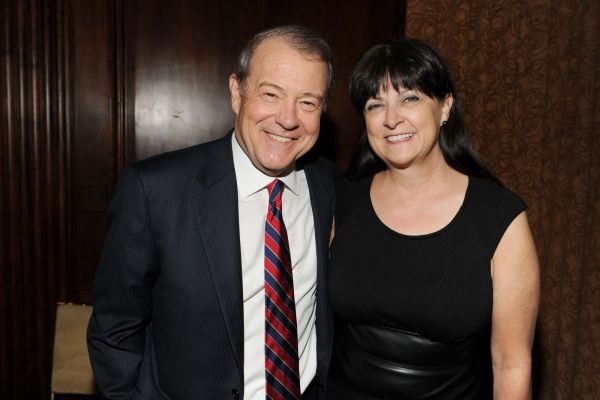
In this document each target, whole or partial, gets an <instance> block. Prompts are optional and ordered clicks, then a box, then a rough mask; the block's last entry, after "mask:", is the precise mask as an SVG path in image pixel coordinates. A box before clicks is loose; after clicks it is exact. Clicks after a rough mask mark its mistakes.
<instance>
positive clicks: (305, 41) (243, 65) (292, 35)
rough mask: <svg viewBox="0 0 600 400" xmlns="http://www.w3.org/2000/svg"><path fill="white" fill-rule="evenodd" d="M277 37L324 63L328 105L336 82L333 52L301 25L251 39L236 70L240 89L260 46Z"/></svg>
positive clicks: (289, 26) (319, 36)
mask: <svg viewBox="0 0 600 400" xmlns="http://www.w3.org/2000/svg"><path fill="white" fill-rule="evenodd" d="M276 37H280V38H283V39H284V40H285V41H286V43H287V44H288V45H289V46H291V47H292V48H293V49H295V50H297V51H298V52H300V53H301V54H304V55H310V56H316V58H317V59H318V60H320V61H323V62H324V63H325V64H326V65H327V75H328V76H327V88H326V90H325V98H324V99H323V100H324V102H325V104H326V103H327V98H328V97H329V95H330V94H331V90H332V88H333V81H334V76H333V61H334V56H333V51H332V50H331V47H329V44H327V42H326V41H325V39H323V38H322V37H321V35H319V34H318V33H317V32H316V31H314V30H313V29H310V28H307V27H305V26H301V25H282V26H278V27H275V28H271V29H267V30H265V31H262V32H259V33H257V34H256V35H255V36H254V37H253V38H252V39H250V41H249V42H248V43H247V44H246V46H244V48H243V49H242V51H241V53H240V55H239V57H238V60H237V66H236V69H235V75H236V77H237V80H238V83H239V85H240V87H243V86H244V82H245V80H246V78H247V76H248V74H249V73H250V62H251V61H252V56H253V55H254V51H255V50H256V48H257V47H258V45H260V44H261V43H262V42H264V41H265V40H267V39H271V38H276Z"/></svg>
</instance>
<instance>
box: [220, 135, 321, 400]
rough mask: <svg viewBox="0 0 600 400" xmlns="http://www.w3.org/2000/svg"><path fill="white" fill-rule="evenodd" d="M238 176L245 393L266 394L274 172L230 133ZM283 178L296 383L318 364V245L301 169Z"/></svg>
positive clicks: (256, 398) (259, 398)
mask: <svg viewBox="0 0 600 400" xmlns="http://www.w3.org/2000/svg"><path fill="white" fill-rule="evenodd" d="M232 149H233V164H234V167H235V174H236V180H237V191H238V211H239V224H240V226H239V228H240V249H241V260H242V285H243V299H244V392H245V394H244V399H249V400H264V399H265V349H264V347H265V290H264V282H265V278H264V239H265V238H264V236H265V235H264V231H265V219H266V217H267V207H268V202H269V192H268V190H267V185H268V184H269V183H271V182H272V181H273V179H275V178H273V177H271V176H267V175H265V174H263V173H262V172H261V171H260V170H258V169H257V168H256V167H254V165H253V164H252V162H251V161H250V159H249V158H248V156H247V155H246V153H244V151H243V150H242V148H241V147H240V145H239V144H238V142H237V140H236V138H235V135H233V136H232ZM278 179H280V180H281V181H282V182H283V183H284V184H285V189H284V191H283V197H282V205H283V220H284V223H285V226H286V229H287V234H288V240H289V245H290V256H291V261H292V271H293V276H294V297H295V300H296V321H297V328H298V355H299V357H300V363H299V367H300V389H301V390H302V391H304V389H306V387H307V386H308V384H309V383H310V381H311V380H312V379H313V378H314V376H315V374H316V370H317V336H316V329H315V312H316V303H315V299H316V288H317V251H316V245H315V228H314V220H313V213H312V208H311V204H310V196H309V191H308V183H307V181H306V174H305V173H304V171H302V170H300V171H293V172H291V173H290V174H289V175H287V176H283V177H279V178H278Z"/></svg>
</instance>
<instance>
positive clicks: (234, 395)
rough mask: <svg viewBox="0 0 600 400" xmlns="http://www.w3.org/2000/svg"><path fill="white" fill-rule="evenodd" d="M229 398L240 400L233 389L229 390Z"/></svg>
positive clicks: (237, 393) (238, 394) (238, 393)
mask: <svg viewBox="0 0 600 400" xmlns="http://www.w3.org/2000/svg"><path fill="white" fill-rule="evenodd" d="M231 398H232V399H233V400H240V392H238V391H237V390H235V389H231Z"/></svg>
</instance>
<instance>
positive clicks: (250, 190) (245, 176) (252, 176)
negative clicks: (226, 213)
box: [231, 132, 298, 198]
mask: <svg viewBox="0 0 600 400" xmlns="http://www.w3.org/2000/svg"><path fill="white" fill-rule="evenodd" d="M231 148H232V150H233V166H234V168H235V175H236V180H237V189H238V196H239V197H240V198H245V197H248V196H251V195H253V194H254V193H256V192H258V191H260V190H262V189H264V188H265V187H267V185H268V184H269V183H271V182H273V179H275V177H272V176H268V175H265V174H264V173H263V172H262V171H260V170H259V169H258V168H256V167H255V166H254V164H252V161H250V158H248V155H247V154H246V153H244V150H242V147H241V146H240V144H239V143H238V141H237V139H236V137H235V132H234V134H233V135H231ZM297 175H298V174H297V172H296V170H292V172H290V173H289V174H287V175H285V176H278V177H277V179H279V180H281V181H282V182H283V183H284V184H285V187H286V188H288V189H289V191H290V192H292V193H293V194H295V195H296V196H298V178H297Z"/></svg>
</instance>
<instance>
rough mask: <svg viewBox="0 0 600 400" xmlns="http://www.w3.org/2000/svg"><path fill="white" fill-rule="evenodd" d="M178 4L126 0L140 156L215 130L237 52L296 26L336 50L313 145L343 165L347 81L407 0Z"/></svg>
mask: <svg viewBox="0 0 600 400" xmlns="http://www.w3.org/2000/svg"><path fill="white" fill-rule="evenodd" d="M176 4H177V7H173V3H172V2H168V3H167V2H160V1H152V2H149V1H144V0H135V1H130V2H127V11H126V15H127V18H126V24H127V27H126V29H127V36H126V37H127V40H129V41H131V47H130V49H131V51H132V52H133V57H132V61H131V62H133V63H134V64H135V76H132V77H131V80H134V81H135V85H134V88H135V89H134V90H135V93H130V95H131V96H133V97H134V98H135V117H134V118H135V138H136V156H137V158H138V159H139V158H144V157H147V156H150V155H153V154H157V153H162V152H164V151H168V150H172V149H177V148H181V147H185V146H189V145H191V144H196V143H200V142H204V141H208V140H210V139H212V138H215V137H219V136H222V135H223V134H224V133H225V131H226V130H228V129H229V128H231V126H232V124H233V113H232V112H231V107H230V103H229V89H228V86H227V77H228V75H229V74H230V73H231V72H232V71H233V69H234V67H235V59H236V56H237V54H238V52H239V50H240V49H241V47H242V46H243V45H244V43H245V42H246V41H247V40H248V39H250V37H252V35H254V34H255V33H256V32H258V31H260V30H262V29H265V28H268V27H272V26H276V25H281V24H288V23H295V24H303V25H307V26H310V27H312V28H314V29H316V30H317V31H319V32H320V33H321V34H322V35H323V36H324V37H325V38H326V39H327V40H328V41H329V42H330V44H331V45H332V47H333V49H334V51H335V52H336V54H337V69H338V72H337V74H336V75H337V79H336V87H335V90H334V92H333V96H332V98H331V101H330V106H329V109H328V111H327V113H326V115H325V120H324V123H323V129H322V137H321V140H320V145H321V146H322V148H323V150H325V151H326V152H327V153H328V154H329V155H330V156H332V157H334V158H336V159H337V160H338V162H339V163H340V164H341V165H345V164H346V163H347V161H348V159H349V157H350V154H351V153H352V151H353V149H354V146H355V142H356V138H357V135H358V133H359V131H358V130H359V121H358V118H357V117H356V116H355V112H354V111H353V110H352V108H351V105H350V103H349V101H348V98H347V90H346V87H347V84H348V77H349V75H350V73H351V71H352V68H353V67H354V64H355V62H356V61H357V59H358V57H359V55H360V54H361V52H362V51H363V50H365V49H366V48H367V47H368V46H369V45H371V44H373V43H375V42H379V41H385V40H390V39H392V38H394V37H398V36H401V34H402V32H403V30H404V14H405V8H406V4H405V2H403V1H389V0H388V1H377V2H369V1H367V0H362V1H353V2H352V5H351V6H350V5H348V6H344V7H340V5H339V4H338V3H337V2H323V1H316V0H307V1H302V2H282V1H276V0H259V1H253V2H242V1H231V0H229V1H220V2H213V1H195V0H180V1H178V2H177V3H176ZM334 146H335V149H336V150H334Z"/></svg>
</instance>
